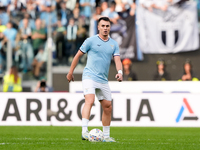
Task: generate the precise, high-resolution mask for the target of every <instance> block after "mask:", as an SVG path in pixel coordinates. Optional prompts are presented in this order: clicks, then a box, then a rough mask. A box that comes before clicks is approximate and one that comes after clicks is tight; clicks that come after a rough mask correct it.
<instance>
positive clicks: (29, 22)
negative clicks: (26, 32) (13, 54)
mask: <svg viewBox="0 0 200 150" xmlns="http://www.w3.org/2000/svg"><path fill="white" fill-rule="evenodd" d="M24 19H28V27H29V28H31V29H32V30H33V29H35V20H34V19H31V16H30V15H29V14H28V13H25V14H24V18H23V19H22V20H20V22H19V29H21V28H23V27H24V24H23V20H24Z"/></svg>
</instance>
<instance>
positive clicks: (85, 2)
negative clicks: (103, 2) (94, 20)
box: [80, 0, 95, 25]
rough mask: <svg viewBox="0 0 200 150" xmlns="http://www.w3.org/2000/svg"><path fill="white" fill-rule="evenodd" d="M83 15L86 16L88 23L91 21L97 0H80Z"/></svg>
mask: <svg viewBox="0 0 200 150" xmlns="http://www.w3.org/2000/svg"><path fill="white" fill-rule="evenodd" d="M80 6H81V15H82V16H84V17H85V23H86V25H89V23H90V17H91V15H92V14H93V10H92V8H93V7H94V6H95V0H80Z"/></svg>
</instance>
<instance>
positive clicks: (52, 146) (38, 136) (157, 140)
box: [0, 126, 200, 150]
mask: <svg viewBox="0 0 200 150" xmlns="http://www.w3.org/2000/svg"><path fill="white" fill-rule="evenodd" d="M93 128H99V129H101V130H102V127H89V130H91V129H93ZM111 136H112V137H114V138H115V140H116V141H117V142H116V143H104V142H96V143H95V142H89V141H82V140H81V127H66V126H65V127H59V126H0V150H86V149H87V150H88V149H91V150H199V149H200V128H172V127H170V128H166V127H111Z"/></svg>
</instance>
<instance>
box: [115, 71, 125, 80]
mask: <svg viewBox="0 0 200 150" xmlns="http://www.w3.org/2000/svg"><path fill="white" fill-rule="evenodd" d="M115 78H116V79H117V81H119V82H122V80H123V76H122V74H121V73H118V74H116V76H115Z"/></svg>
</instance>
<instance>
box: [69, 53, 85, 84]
mask: <svg viewBox="0 0 200 150" xmlns="http://www.w3.org/2000/svg"><path fill="white" fill-rule="evenodd" d="M83 54H84V53H83V52H82V51H80V50H79V51H78V52H77V53H76V55H75V56H74V58H73V60H72V63H71V67H70V69H69V72H68V74H67V76H66V77H67V80H68V82H70V81H74V76H73V72H74V69H75V67H76V65H77V64H78V62H79V59H80V58H81V57H82V56H83Z"/></svg>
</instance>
